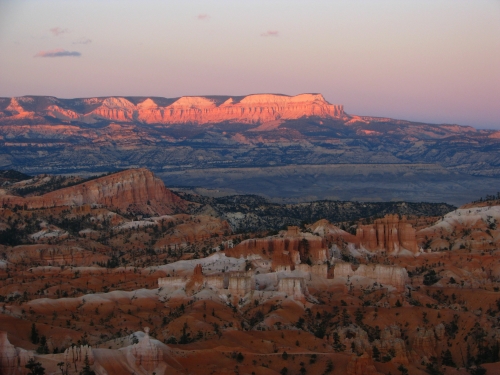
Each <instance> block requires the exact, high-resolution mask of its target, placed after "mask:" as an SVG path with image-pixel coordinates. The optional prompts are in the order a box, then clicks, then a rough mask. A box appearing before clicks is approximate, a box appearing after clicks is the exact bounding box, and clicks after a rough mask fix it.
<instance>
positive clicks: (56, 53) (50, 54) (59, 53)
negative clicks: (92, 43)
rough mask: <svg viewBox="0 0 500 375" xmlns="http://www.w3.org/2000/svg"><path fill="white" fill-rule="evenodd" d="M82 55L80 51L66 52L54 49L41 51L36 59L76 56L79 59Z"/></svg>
mask: <svg viewBox="0 0 500 375" xmlns="http://www.w3.org/2000/svg"><path fill="white" fill-rule="evenodd" d="M81 55H82V54H81V53H80V52H78V51H66V50H65V49H53V50H51V51H40V52H38V53H37V54H36V55H35V56H34V57H65V56H75V57H79V56H81Z"/></svg>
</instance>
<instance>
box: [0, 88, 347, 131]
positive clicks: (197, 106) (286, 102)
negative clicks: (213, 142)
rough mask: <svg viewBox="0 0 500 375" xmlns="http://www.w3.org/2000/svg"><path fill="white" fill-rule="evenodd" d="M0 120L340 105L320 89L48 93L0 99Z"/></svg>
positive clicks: (291, 114) (246, 115) (224, 116)
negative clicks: (170, 94)
mask: <svg viewBox="0 0 500 375" xmlns="http://www.w3.org/2000/svg"><path fill="white" fill-rule="evenodd" d="M0 111H2V112H1V114H2V116H1V117H0V119H2V120H3V121H8V122H17V121H19V120H20V121H22V120H35V121H36V120H39V121H40V120H42V119H44V118H46V117H51V118H54V119H58V120H61V121H78V122H83V123H95V122H98V121H100V120H109V121H120V122H139V123H144V124H183V123H195V124H203V123H216V122H223V121H231V122H242V123H251V124H260V123H263V122H267V121H275V120H290V119H296V118H300V117H302V116H320V117H325V118H335V117H342V116H343V115H344V110H343V106H342V105H333V104H330V103H328V102H327V101H326V100H325V98H324V97H323V96H322V95H321V94H301V95H296V96H287V95H276V94H255V95H248V96H236V97H231V96H183V97H180V98H175V99H168V98H161V97H115V96H111V97H103V98H81V99H58V98H55V97H51V96H46V97H44V96H23V97H18V98H1V99H0Z"/></svg>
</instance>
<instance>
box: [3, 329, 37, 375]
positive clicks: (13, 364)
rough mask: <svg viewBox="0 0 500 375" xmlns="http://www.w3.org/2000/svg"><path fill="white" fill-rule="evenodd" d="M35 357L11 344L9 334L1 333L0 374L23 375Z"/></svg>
mask: <svg viewBox="0 0 500 375" xmlns="http://www.w3.org/2000/svg"><path fill="white" fill-rule="evenodd" d="M30 358H33V355H32V354H31V353H30V352H28V351H26V350H24V349H21V348H16V347H15V346H14V345H12V344H11V343H10V342H9V339H8V338H7V332H3V331H0V374H2V375H22V374H24V373H25V371H24V369H25V367H24V366H25V365H26V363H28V361H29V360H30Z"/></svg>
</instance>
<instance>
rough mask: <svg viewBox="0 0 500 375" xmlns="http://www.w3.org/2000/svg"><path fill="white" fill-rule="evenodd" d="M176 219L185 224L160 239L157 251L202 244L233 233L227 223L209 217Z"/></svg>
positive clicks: (178, 217) (182, 217) (179, 225)
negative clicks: (190, 244)
mask: <svg viewBox="0 0 500 375" xmlns="http://www.w3.org/2000/svg"><path fill="white" fill-rule="evenodd" d="M174 217H175V218H177V219H179V220H184V222H183V223H181V224H178V225H176V226H175V227H174V228H173V229H172V231H171V232H170V233H169V234H168V235H166V236H164V237H162V238H160V239H159V240H158V241H157V242H156V243H155V245H154V247H155V248H156V249H162V248H167V247H168V246H169V245H174V244H187V243H195V242H200V241H204V240H207V239H209V238H212V237H213V236H222V235H224V234H229V233H231V227H230V226H229V224H228V223H227V221H225V220H221V219H219V218H217V217H213V216H207V215H196V216H188V215H175V216H174Z"/></svg>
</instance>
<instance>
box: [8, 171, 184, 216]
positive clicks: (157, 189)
mask: <svg viewBox="0 0 500 375" xmlns="http://www.w3.org/2000/svg"><path fill="white" fill-rule="evenodd" d="M0 205H6V206H10V207H13V206H16V205H18V206H21V207H25V208H28V209H39V208H49V207H58V206H82V205H102V206H106V207H110V208H115V209H118V210H121V211H132V212H135V211H139V212H143V213H150V214H162V215H163V214H171V213H173V212H175V211H176V210H178V209H180V208H183V207H184V206H185V202H184V201H183V200H182V199H181V198H179V197H178V196H177V195H175V194H173V193H172V192H171V191H170V190H168V189H167V188H165V185H164V184H163V182H162V181H161V180H160V179H159V178H157V177H155V176H154V174H153V173H152V172H151V171H149V170H147V169H144V168H141V169H129V170H126V171H123V172H118V173H114V174H112V175H108V176H104V177H100V178H97V179H95V180H91V181H87V182H84V183H82V184H79V185H75V186H72V187H67V188H64V189H59V190H56V191H52V192H50V193H47V194H44V195H42V196H37V197H28V198H22V197H16V196H8V195H4V196H1V198H0Z"/></svg>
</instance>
